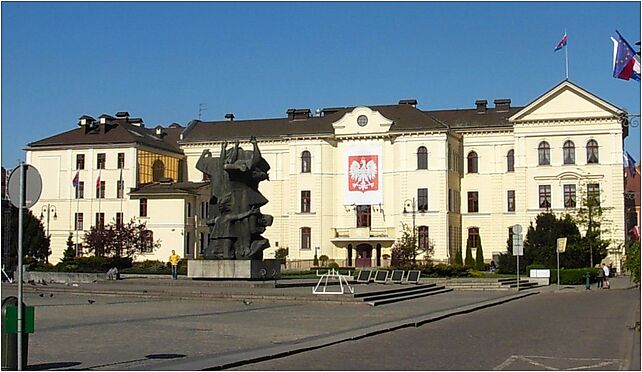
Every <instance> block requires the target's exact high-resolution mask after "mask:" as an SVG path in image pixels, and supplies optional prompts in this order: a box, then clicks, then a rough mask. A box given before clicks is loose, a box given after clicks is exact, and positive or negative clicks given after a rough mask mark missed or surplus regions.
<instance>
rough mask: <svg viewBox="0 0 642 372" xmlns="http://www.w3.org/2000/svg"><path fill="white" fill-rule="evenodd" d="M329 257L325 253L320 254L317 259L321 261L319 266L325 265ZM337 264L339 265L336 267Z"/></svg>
mask: <svg viewBox="0 0 642 372" xmlns="http://www.w3.org/2000/svg"><path fill="white" fill-rule="evenodd" d="M329 259H330V257H328V256H326V255H324V254H322V255H321V256H319V261H320V262H321V266H325V265H327V264H328V260H329ZM338 266H339V265H337V267H338Z"/></svg>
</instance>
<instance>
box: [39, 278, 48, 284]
mask: <svg viewBox="0 0 642 372" xmlns="http://www.w3.org/2000/svg"><path fill="white" fill-rule="evenodd" d="M40 283H42V285H48V284H47V282H46V281H45V280H44V279H42V280H40Z"/></svg>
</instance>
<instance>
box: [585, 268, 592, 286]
mask: <svg viewBox="0 0 642 372" xmlns="http://www.w3.org/2000/svg"><path fill="white" fill-rule="evenodd" d="M584 276H585V277H586V289H591V275H590V274H589V273H588V271H587V272H586V274H585V275H584Z"/></svg>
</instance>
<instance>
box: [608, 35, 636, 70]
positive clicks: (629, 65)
mask: <svg viewBox="0 0 642 372" xmlns="http://www.w3.org/2000/svg"><path fill="white" fill-rule="evenodd" d="M615 32H617V36H618V37H617V39H615V38H611V40H613V77H614V78H617V79H622V80H629V79H633V80H637V81H640V61H638V60H637V59H636V58H635V51H634V50H633V48H632V47H631V45H630V44H629V43H628V42H627V41H626V40H624V38H623V37H622V35H621V34H620V33H619V32H618V31H615Z"/></svg>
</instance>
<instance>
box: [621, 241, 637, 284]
mask: <svg viewBox="0 0 642 372" xmlns="http://www.w3.org/2000/svg"><path fill="white" fill-rule="evenodd" d="M624 267H625V268H626V269H627V270H629V272H630V273H631V281H633V282H634V283H637V284H640V241H639V240H634V241H631V242H629V244H628V245H627V246H626V258H625V259H624Z"/></svg>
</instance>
